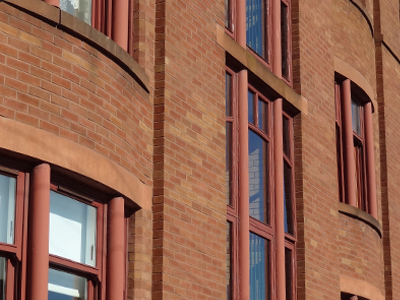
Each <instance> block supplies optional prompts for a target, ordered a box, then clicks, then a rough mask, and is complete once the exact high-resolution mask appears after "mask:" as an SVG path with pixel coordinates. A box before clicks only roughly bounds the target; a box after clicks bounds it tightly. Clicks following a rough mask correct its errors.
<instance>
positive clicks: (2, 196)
mask: <svg viewBox="0 0 400 300" xmlns="http://www.w3.org/2000/svg"><path fill="white" fill-rule="evenodd" d="M16 184H17V180H16V179H15V178H13V177H9V176H5V175H1V174H0V242H2V243H6V244H14V224H15V191H16Z"/></svg>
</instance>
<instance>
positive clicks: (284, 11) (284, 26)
mask: <svg viewBox="0 0 400 300" xmlns="http://www.w3.org/2000/svg"><path fill="white" fill-rule="evenodd" d="M281 43H282V44H281V52H282V76H283V77H285V78H286V79H289V78H288V77H289V60H288V7H287V6H286V4H285V3H283V1H281Z"/></svg>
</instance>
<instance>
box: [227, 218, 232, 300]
mask: <svg viewBox="0 0 400 300" xmlns="http://www.w3.org/2000/svg"><path fill="white" fill-rule="evenodd" d="M226 225H227V226H226V299H227V300H230V299H231V298H232V276H231V274H232V223H231V222H227V223H226Z"/></svg>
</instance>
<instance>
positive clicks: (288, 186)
mask: <svg viewBox="0 0 400 300" xmlns="http://www.w3.org/2000/svg"><path fill="white" fill-rule="evenodd" d="M283 172H284V175H283V177H284V178H283V189H284V191H283V196H284V199H283V200H284V210H285V211H284V222H285V224H284V225H285V232H286V233H290V234H293V212H292V169H291V167H290V166H289V164H288V163H287V162H286V161H284V170H283Z"/></svg>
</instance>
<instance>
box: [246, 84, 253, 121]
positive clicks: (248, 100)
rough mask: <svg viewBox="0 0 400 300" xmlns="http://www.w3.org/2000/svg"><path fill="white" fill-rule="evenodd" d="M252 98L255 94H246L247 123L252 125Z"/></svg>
mask: <svg viewBox="0 0 400 300" xmlns="http://www.w3.org/2000/svg"><path fill="white" fill-rule="evenodd" d="M254 97H255V94H254V93H252V92H250V91H249V92H248V94H247V102H248V107H247V111H248V116H249V118H248V119H249V123H251V124H254Z"/></svg>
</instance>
